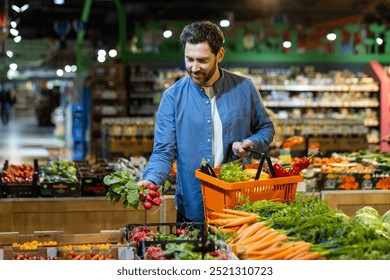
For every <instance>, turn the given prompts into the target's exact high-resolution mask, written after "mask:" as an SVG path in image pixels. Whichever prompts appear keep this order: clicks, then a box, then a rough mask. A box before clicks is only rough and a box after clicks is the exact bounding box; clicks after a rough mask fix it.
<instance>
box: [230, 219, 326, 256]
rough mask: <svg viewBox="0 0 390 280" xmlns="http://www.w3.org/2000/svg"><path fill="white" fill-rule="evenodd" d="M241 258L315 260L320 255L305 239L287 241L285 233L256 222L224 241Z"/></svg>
mask: <svg viewBox="0 0 390 280" xmlns="http://www.w3.org/2000/svg"><path fill="white" fill-rule="evenodd" d="M226 242H227V243H228V244H229V245H230V246H231V248H232V251H233V252H234V253H235V254H236V255H237V256H238V258H240V259H243V260H316V259H320V258H321V255H320V254H319V253H318V252H314V251H313V252H312V251H311V250H310V247H311V245H310V243H307V242H306V241H303V240H302V241H294V242H292V241H288V237H287V235H285V234H282V233H279V232H278V231H276V230H274V229H272V228H269V227H267V226H266V225H265V223H264V222H256V223H253V224H251V225H249V226H248V227H247V228H246V229H244V230H242V231H239V232H238V233H237V235H236V236H235V237H232V238H230V239H228V240H227V241H226Z"/></svg>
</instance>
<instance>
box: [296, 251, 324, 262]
mask: <svg viewBox="0 0 390 280" xmlns="http://www.w3.org/2000/svg"><path fill="white" fill-rule="evenodd" d="M320 257H321V254H320V253H318V252H308V253H306V254H305V255H303V256H300V257H299V258H293V259H292V260H318V259H319V258H320Z"/></svg>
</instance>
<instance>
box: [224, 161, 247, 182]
mask: <svg viewBox="0 0 390 280" xmlns="http://www.w3.org/2000/svg"><path fill="white" fill-rule="evenodd" d="M219 178H220V179H221V180H222V181H225V182H229V183H234V182H245V181H248V180H249V178H248V176H247V175H246V174H245V173H244V172H242V168H241V165H239V164H236V163H227V164H223V165H222V166H221V172H220V174H219Z"/></svg>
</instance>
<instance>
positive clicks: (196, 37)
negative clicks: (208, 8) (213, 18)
mask: <svg viewBox="0 0 390 280" xmlns="http://www.w3.org/2000/svg"><path fill="white" fill-rule="evenodd" d="M224 40H225V38H224V36H223V33H222V31H221V29H219V27H218V25H216V24H214V23H212V22H210V21H196V22H193V23H191V24H188V25H186V26H185V27H184V28H183V31H182V32H181V35H180V42H181V44H182V46H183V48H185V46H186V43H187V42H188V43H190V44H199V43H204V42H207V43H208V44H209V46H210V49H211V51H212V52H213V53H214V54H215V55H216V54H217V53H218V51H219V50H220V49H221V47H222V45H223V42H224Z"/></svg>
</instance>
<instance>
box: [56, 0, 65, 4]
mask: <svg viewBox="0 0 390 280" xmlns="http://www.w3.org/2000/svg"><path fill="white" fill-rule="evenodd" d="M53 3H54V5H64V4H65V0H53Z"/></svg>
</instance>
